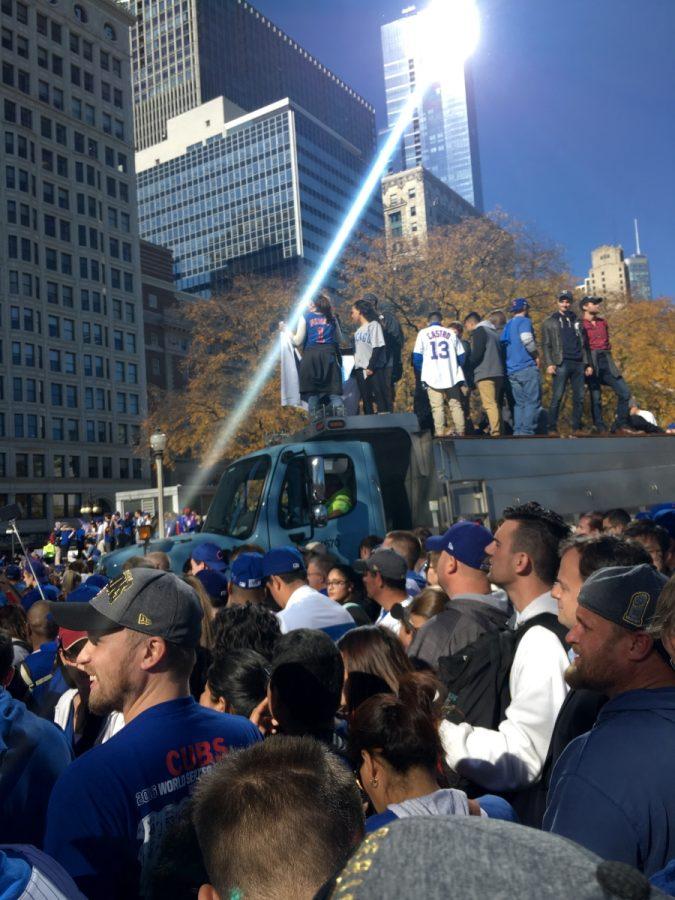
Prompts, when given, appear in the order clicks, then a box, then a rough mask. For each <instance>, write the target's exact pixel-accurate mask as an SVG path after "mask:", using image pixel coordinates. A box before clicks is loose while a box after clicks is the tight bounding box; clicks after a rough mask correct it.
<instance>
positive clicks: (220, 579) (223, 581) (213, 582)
mask: <svg viewBox="0 0 675 900" xmlns="http://www.w3.org/2000/svg"><path fill="white" fill-rule="evenodd" d="M195 578H196V579H197V580H198V581H200V582H201V584H202V587H203V588H204V590H205V591H206V593H207V594H208V595H209V599H210V600H211V603H212V604H213V606H215V607H220V606H225V605H226V604H227V595H228V594H227V589H228V582H227V578H226V577H225V575H223V573H222V572H214V571H213V569H202V571H201V572H197V574H196V575H195Z"/></svg>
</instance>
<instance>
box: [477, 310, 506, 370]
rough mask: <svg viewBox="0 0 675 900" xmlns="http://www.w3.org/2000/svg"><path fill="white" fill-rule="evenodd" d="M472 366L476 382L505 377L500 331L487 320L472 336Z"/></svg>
mask: <svg viewBox="0 0 675 900" xmlns="http://www.w3.org/2000/svg"><path fill="white" fill-rule="evenodd" d="M471 365H472V366H473V380H474V381H475V382H479V381H483V380H484V379H486V378H501V377H503V375H504V358H503V356H502V347H501V343H500V341H499V331H498V330H497V329H496V328H495V326H494V325H493V324H492V322H488V321H487V319H484V320H483V321H482V322H479V323H478V325H476V327H475V328H474V330H473V332H472V334H471Z"/></svg>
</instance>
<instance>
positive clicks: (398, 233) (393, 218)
mask: <svg viewBox="0 0 675 900" xmlns="http://www.w3.org/2000/svg"><path fill="white" fill-rule="evenodd" d="M389 227H390V229H391V236H392V237H402V236H403V222H402V221H401V211H400V210H397V212H393V213H389Z"/></svg>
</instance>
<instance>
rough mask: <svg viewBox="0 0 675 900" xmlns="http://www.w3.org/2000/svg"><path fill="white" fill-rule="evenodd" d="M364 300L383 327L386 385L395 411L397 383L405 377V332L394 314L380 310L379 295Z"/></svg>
mask: <svg viewBox="0 0 675 900" xmlns="http://www.w3.org/2000/svg"><path fill="white" fill-rule="evenodd" d="M363 299H364V300H367V301H368V302H369V303H372V304H373V307H374V308H375V312H376V314H377V321H378V322H379V323H380V325H381V326H382V334H383V335H384V343H385V346H386V348H387V364H386V366H385V367H384V369H385V371H384V376H385V384H386V388H387V399H388V401H389V408H390V409H391V410H393V409H394V394H395V392H396V382H397V381H400V380H401V377H402V376H403V362H402V361H401V354H402V352H403V344H404V338H403V330H402V328H401V324H400V322H399V321H398V319H397V318H396V316H395V315H394V314H393V313H392V312H390V311H389V310H386V309H380V300H379V297H378V296H377V294H365V295H364V297H363Z"/></svg>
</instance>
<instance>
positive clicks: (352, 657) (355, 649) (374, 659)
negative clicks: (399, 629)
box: [338, 625, 412, 691]
mask: <svg viewBox="0 0 675 900" xmlns="http://www.w3.org/2000/svg"><path fill="white" fill-rule="evenodd" d="M338 648H339V650H340V653H341V654H342V658H343V659H344V663H345V671H346V672H347V674H348V675H350V674H351V673H352V672H362V673H364V674H366V675H375V676H376V677H378V678H380V679H382V681H384V682H385V683H386V684H387V685H388V686H389V687H390V688H391V690H392V691H397V690H398V684H399V681H400V679H401V678H402V677H403V676H404V675H407V674H409V673H410V672H412V665H411V663H410V660H409V659H408V657H407V656H406V652H405V650H404V649H403V645H402V644H401V642H400V641H399V639H398V638H397V637H396V635H395V634H394V633H393V632H392V631H389V630H388V629H387V628H378V627H377V625H362V626H361V627H360V628H353V629H352V630H351V631H348V632H347V634H345V635H343V636H342V637H341V638H340V640H339V641H338Z"/></svg>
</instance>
